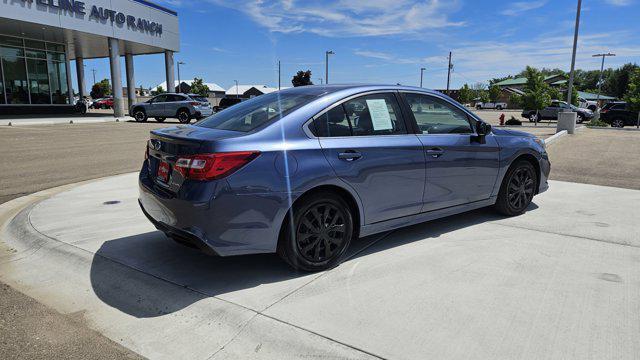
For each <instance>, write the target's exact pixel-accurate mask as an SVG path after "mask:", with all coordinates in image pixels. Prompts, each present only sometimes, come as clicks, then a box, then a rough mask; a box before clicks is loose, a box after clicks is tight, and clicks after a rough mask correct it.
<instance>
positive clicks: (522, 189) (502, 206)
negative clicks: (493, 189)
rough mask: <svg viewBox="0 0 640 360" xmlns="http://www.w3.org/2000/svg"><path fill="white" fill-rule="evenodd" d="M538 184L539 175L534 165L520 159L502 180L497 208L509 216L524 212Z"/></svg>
mask: <svg viewBox="0 0 640 360" xmlns="http://www.w3.org/2000/svg"><path fill="white" fill-rule="evenodd" d="M537 184H538V176H537V174H536V171H535V168H534V167H533V165H531V163H530V162H528V161H525V160H520V161H518V162H517V163H515V164H514V165H513V166H512V167H511V168H510V169H509V171H508V172H507V175H506V176H505V178H504V180H503V182H502V186H501V187H500V193H499V194H498V200H497V201H496V209H497V210H498V211H499V212H501V213H503V214H505V215H508V216H515V215H520V214H522V213H523V212H524V211H525V210H526V209H527V207H529V204H531V201H532V200H533V196H534V195H535V194H536V186H537Z"/></svg>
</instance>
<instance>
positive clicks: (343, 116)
mask: <svg viewBox="0 0 640 360" xmlns="http://www.w3.org/2000/svg"><path fill="white" fill-rule="evenodd" d="M312 128H313V129H312V131H314V135H315V136H318V137H335V136H351V125H350V124H349V118H347V113H346V112H345V111H344V107H343V106H342V104H341V105H338V106H336V107H334V108H333V109H331V110H329V111H327V112H325V113H324V114H322V115H320V116H318V117H317V118H316V119H315V120H314V121H313V124H312Z"/></svg>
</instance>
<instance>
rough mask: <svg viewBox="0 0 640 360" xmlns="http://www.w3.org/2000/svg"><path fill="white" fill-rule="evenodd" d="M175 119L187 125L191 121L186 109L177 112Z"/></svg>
mask: <svg viewBox="0 0 640 360" xmlns="http://www.w3.org/2000/svg"><path fill="white" fill-rule="evenodd" d="M176 117H177V118H178V121H179V122H180V123H182V124H188V123H189V122H190V121H191V114H189V110H186V109H180V110H178V114H177V115H176Z"/></svg>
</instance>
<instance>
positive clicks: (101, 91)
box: [89, 79, 111, 99]
mask: <svg viewBox="0 0 640 360" xmlns="http://www.w3.org/2000/svg"><path fill="white" fill-rule="evenodd" d="M89 95H91V97H92V98H93V99H100V98H103V97H106V96H109V95H111V85H110V84H109V80H108V79H103V80H102V81H100V82H97V83H95V84H93V86H92V87H91V92H90V94H89Z"/></svg>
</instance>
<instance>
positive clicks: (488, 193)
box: [139, 85, 550, 271]
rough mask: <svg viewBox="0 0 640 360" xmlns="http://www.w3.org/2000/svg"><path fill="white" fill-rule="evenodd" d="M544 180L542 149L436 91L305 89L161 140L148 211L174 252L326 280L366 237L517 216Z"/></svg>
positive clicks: (149, 182) (157, 135) (153, 153)
mask: <svg viewBox="0 0 640 360" xmlns="http://www.w3.org/2000/svg"><path fill="white" fill-rule="evenodd" d="M549 171H550V163H549V158H548V156H547V153H546V151H545V147H544V142H543V141H541V140H539V139H538V138H536V137H534V136H532V135H529V134H526V133H522V132H518V131H513V130H503V129H492V128H491V126H490V125H489V124H486V123H484V122H483V121H482V120H480V119H479V118H478V117H477V116H475V115H474V114H473V113H471V112H469V111H468V110H467V109H465V108H464V107H462V106H460V104H458V103H457V102H455V101H453V100H452V99H450V98H449V97H447V96H445V95H443V94H440V93H438V92H433V91H428V90H424V89H421V88H413V87H404V86H373V85H327V86H306V87H298V88H292V89H287V90H283V91H279V92H275V93H271V94H267V95H262V96H259V97H256V98H253V99H251V100H248V101H246V102H242V103H240V104H238V105H235V106H233V107H230V108H228V109H226V110H224V111H221V112H219V113H217V114H215V115H213V116H211V117H209V118H206V119H204V120H202V121H200V122H198V123H196V124H194V125H180V126H176V127H170V128H166V129H160V130H154V131H152V132H151V138H150V140H149V142H148V146H147V151H146V159H145V161H144V165H143V166H142V170H141V171H140V179H139V182H140V199H139V202H140V206H141V208H142V210H143V212H144V213H145V215H146V216H147V217H148V218H149V220H150V221H151V222H152V223H153V224H154V225H155V226H156V227H157V228H158V229H159V230H161V231H163V232H164V233H165V234H167V236H169V237H170V238H172V239H174V240H175V241H177V242H179V243H182V244H185V245H188V246H192V247H197V248H199V249H201V250H203V251H205V252H207V253H210V254H215V255H220V256H229V255H241V254H254V253H270V252H277V253H278V254H280V256H281V257H282V258H283V259H284V260H285V261H286V262H287V263H289V264H290V265H291V266H293V267H294V268H296V269H301V270H306V271H317V270H322V269H327V268H330V267H332V266H335V265H337V264H338V263H339V262H340V260H341V259H342V258H343V256H344V254H345V251H346V249H347V248H348V247H349V244H350V243H351V241H353V240H354V239H357V238H358V237H364V236H368V235H372V234H376V233H380V232H384V231H388V230H392V229H397V228H400V227H404V226H408V225H412V224H416V223H421V222H424V221H429V220H433V219H436V218H441V217H445V216H449V215H453V214H458V213H462V212H465V211H470V210H473V209H478V208H482V207H487V206H493V207H494V208H495V209H496V210H498V211H499V212H501V213H503V214H505V215H507V216H515V215H519V214H522V213H523V212H524V211H525V210H526V209H527V207H528V206H529V204H530V203H531V201H532V199H533V197H534V195H536V194H539V193H541V192H543V191H545V190H547V188H548V183H547V179H548V176H549Z"/></svg>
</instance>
